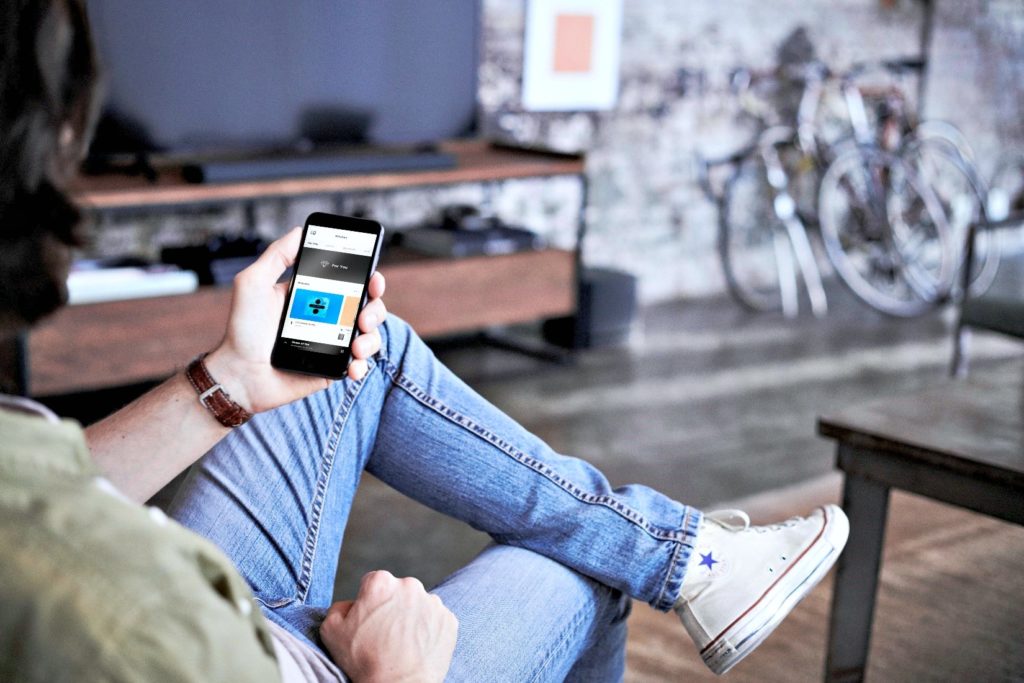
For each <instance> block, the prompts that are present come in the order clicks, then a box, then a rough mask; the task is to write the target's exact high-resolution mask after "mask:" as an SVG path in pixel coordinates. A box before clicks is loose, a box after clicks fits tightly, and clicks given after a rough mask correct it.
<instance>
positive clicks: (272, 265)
mask: <svg viewBox="0 0 1024 683" xmlns="http://www.w3.org/2000/svg"><path fill="white" fill-rule="evenodd" d="M301 239H302V228H301V227H294V228H292V229H291V230H290V231H288V233H287V234H285V235H284V237H280V238H278V239H276V240H274V241H273V242H271V243H270V246H269V247H267V249H266V251H264V252H263V253H262V254H260V257H259V258H258V259H256V262H255V263H253V264H252V265H251V266H249V267H248V268H247V269H246V270H248V271H250V272H251V273H253V274H254V275H256V276H257V277H259V278H260V279H261V280H267V281H269V282H270V283H275V282H277V280H278V278H280V277H281V273H283V272H284V271H286V270H288V269H289V268H290V267H291V266H292V264H293V263H295V257H296V256H298V254H299V241H300V240H301ZM243 272H245V271H243Z"/></svg>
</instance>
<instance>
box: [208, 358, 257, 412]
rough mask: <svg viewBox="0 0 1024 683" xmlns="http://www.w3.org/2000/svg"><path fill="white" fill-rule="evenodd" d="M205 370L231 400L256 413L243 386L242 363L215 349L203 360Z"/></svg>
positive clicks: (244, 375)
mask: <svg viewBox="0 0 1024 683" xmlns="http://www.w3.org/2000/svg"><path fill="white" fill-rule="evenodd" d="M203 362H205V363H206V369H207V370H208V371H209V372H210V376H211V377H212V378H213V380H214V381H215V382H217V383H218V384H220V385H221V386H222V387H223V388H224V391H225V392H226V393H227V394H228V395H229V396H230V397H231V400H232V401H234V402H235V403H237V404H238V405H240V406H242V407H243V408H245V409H246V410H248V411H249V412H250V413H255V412H258V411H257V410H255V407H254V406H253V403H252V398H251V394H250V393H249V391H248V388H247V386H246V384H245V377H246V372H245V368H244V363H242V362H240V361H238V360H237V359H235V358H234V357H233V356H232V355H231V354H230V353H229V352H228V351H225V350H224V349H223V347H217V348H216V349H214V350H213V351H211V352H210V353H209V354H207V355H206V358H204V359H203Z"/></svg>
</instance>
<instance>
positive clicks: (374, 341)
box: [352, 330, 380, 359]
mask: <svg viewBox="0 0 1024 683" xmlns="http://www.w3.org/2000/svg"><path fill="white" fill-rule="evenodd" d="M378 351H380V332H379V331H377V330H374V331H373V332H369V333H367V334H361V335H359V336H358V337H356V340H355V341H354V342H352V357H353V358H357V359H358V358H369V357H370V356H372V355H373V354H375V353H377V352H378Z"/></svg>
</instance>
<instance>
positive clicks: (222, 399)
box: [185, 353, 252, 427]
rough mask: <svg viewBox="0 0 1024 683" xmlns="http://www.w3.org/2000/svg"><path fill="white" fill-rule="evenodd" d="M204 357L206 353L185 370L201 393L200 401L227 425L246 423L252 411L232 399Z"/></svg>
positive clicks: (219, 420)
mask: <svg viewBox="0 0 1024 683" xmlns="http://www.w3.org/2000/svg"><path fill="white" fill-rule="evenodd" d="M204 358H206V354H205V353H203V354H200V355H198V356H196V358H195V359H194V360H193V361H192V362H191V363H189V364H188V368H187V369H186V370H185V376H186V377H188V381H189V383H191V384H192V387H193V388H194V389H195V390H196V393H198V394H199V402H200V403H201V404H203V406H204V407H205V408H206V409H207V410H209V411H210V412H211V413H213V416H214V418H216V420H217V422H220V423H221V424H222V425H224V426H225V427H238V426H241V425H244V424H245V423H246V422H248V421H249V418H251V417H252V413H250V412H249V411H248V410H246V409H245V408H243V407H242V406H240V405H238V404H237V403H235V402H234V401H232V400H231V396H229V395H228V392H226V391H224V387H222V386H221V385H220V384H219V383H217V382H216V381H215V380H214V379H213V377H211V376H210V371H209V370H208V369H207V367H206V363H204V362H203V359H204Z"/></svg>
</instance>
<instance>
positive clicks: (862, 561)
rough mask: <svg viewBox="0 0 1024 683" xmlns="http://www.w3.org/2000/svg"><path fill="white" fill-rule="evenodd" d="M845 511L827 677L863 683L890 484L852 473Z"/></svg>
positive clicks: (847, 485) (845, 496) (847, 484)
mask: <svg viewBox="0 0 1024 683" xmlns="http://www.w3.org/2000/svg"><path fill="white" fill-rule="evenodd" d="M843 509H844V510H845V512H846V514H847V516H848V517H849V518H850V539H849V541H847V543H846V550H845V551H844V552H843V554H842V556H841V557H840V558H839V562H838V565H837V569H836V577H835V588H834V591H833V594H832V618H831V623H830V630H829V642H828V660H827V662H826V664H825V680H826V681H861V680H863V679H864V672H865V670H866V668H867V659H868V646H869V644H870V641H871V620H872V617H873V616H874V610H875V592H876V590H877V588H878V572H879V569H880V567H881V564H882V543H883V541H884V538H885V520H886V516H887V514H888V509H889V487H888V486H886V485H884V484H880V483H878V482H876V481H872V480H870V479H865V478H863V477H861V476H859V475H856V474H850V473H847V474H846V483H845V486H844V489H843Z"/></svg>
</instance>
